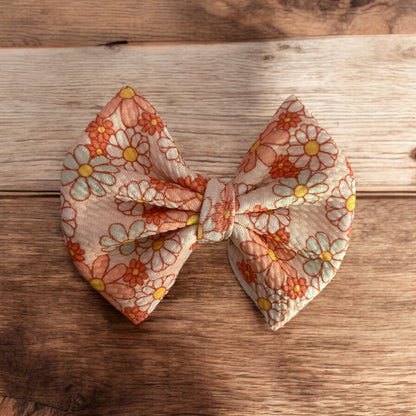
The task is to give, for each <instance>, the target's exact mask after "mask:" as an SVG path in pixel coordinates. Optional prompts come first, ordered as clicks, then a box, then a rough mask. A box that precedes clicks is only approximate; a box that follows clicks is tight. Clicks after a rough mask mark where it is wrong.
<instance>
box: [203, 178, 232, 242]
mask: <svg viewBox="0 0 416 416" xmlns="http://www.w3.org/2000/svg"><path fill="white" fill-rule="evenodd" d="M234 218H235V194H234V187H233V184H232V183H224V182H222V181H220V180H218V179H209V180H208V182H207V187H206V190H205V194H204V200H203V202H202V206H201V212H200V214H199V224H198V240H205V241H221V240H225V239H227V238H229V237H230V236H231V234H232V232H233V226H234Z"/></svg>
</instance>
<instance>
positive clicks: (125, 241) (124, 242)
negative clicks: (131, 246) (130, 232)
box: [121, 239, 134, 244]
mask: <svg viewBox="0 0 416 416" xmlns="http://www.w3.org/2000/svg"><path fill="white" fill-rule="evenodd" d="M132 241H134V240H132V239H129V240H124V241H122V243H121V244H127V243H131V242H132Z"/></svg>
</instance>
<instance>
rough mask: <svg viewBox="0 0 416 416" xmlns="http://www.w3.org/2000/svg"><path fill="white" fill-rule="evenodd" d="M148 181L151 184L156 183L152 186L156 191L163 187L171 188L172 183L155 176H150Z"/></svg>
mask: <svg viewBox="0 0 416 416" xmlns="http://www.w3.org/2000/svg"><path fill="white" fill-rule="evenodd" d="M150 183H151V184H152V185H156V186H154V189H156V191H158V192H160V191H162V190H164V189H170V188H173V187H174V185H173V184H172V183H170V182H166V181H164V180H162V179H157V178H150Z"/></svg>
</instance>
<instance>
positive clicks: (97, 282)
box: [90, 279, 105, 292]
mask: <svg viewBox="0 0 416 416" xmlns="http://www.w3.org/2000/svg"><path fill="white" fill-rule="evenodd" d="M90 285H91V286H92V287H93V288H94V289H95V290H98V291H99V292H102V291H103V290H104V289H105V284H104V282H103V281H102V280H101V279H92V280H90Z"/></svg>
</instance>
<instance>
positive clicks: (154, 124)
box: [150, 118, 157, 126]
mask: <svg viewBox="0 0 416 416" xmlns="http://www.w3.org/2000/svg"><path fill="white" fill-rule="evenodd" d="M150 124H151V125H152V126H156V124H157V120H156V119H155V118H152V121H151V122H150Z"/></svg>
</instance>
